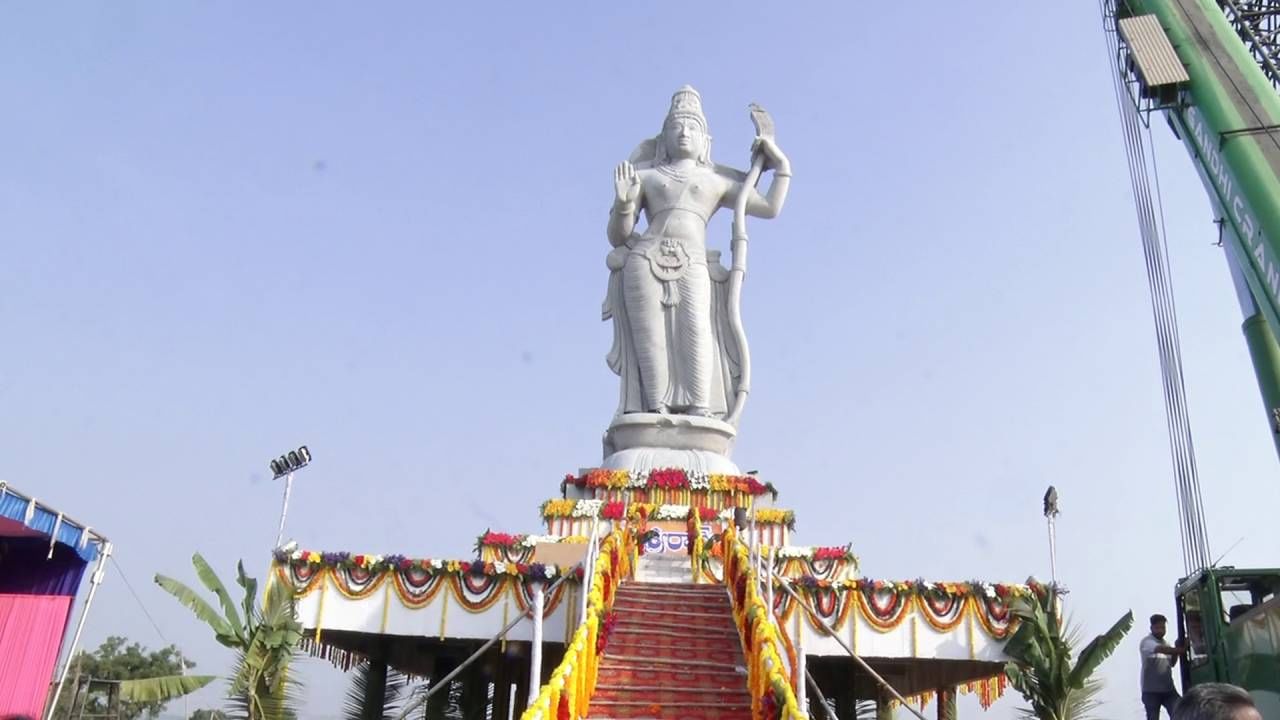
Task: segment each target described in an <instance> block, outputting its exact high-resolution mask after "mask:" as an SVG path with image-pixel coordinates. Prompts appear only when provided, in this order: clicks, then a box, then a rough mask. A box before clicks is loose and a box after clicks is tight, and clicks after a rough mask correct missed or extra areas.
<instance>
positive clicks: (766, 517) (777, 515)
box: [755, 508, 796, 530]
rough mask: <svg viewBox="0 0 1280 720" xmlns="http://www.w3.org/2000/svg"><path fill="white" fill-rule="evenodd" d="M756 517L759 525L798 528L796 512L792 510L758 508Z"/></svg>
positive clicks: (789, 528)
mask: <svg viewBox="0 0 1280 720" xmlns="http://www.w3.org/2000/svg"><path fill="white" fill-rule="evenodd" d="M755 519H756V524H757V525H785V526H786V528H787V529H788V530H795V529H796V514H795V513H794V512H792V511H791V510H779V509H777V508H757V509H756V511H755Z"/></svg>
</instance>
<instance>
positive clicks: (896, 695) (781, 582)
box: [768, 564, 926, 720]
mask: <svg viewBox="0 0 1280 720" xmlns="http://www.w3.org/2000/svg"><path fill="white" fill-rule="evenodd" d="M768 573H769V584H770V585H773V584H775V583H776V584H777V586H778V587H780V588H782V591H783V592H785V593H786V594H788V595H790V596H791V599H792V600H794V601H795V602H796V603H797V604H798V605H799V606H800V608H801V609H802V610H804V611H805V612H806V613H808V614H809V617H810V618H812V620H813V622H814V624H815V625H816V626H818V627H821V628H822V631H823V633H824V634H826V635H828V636H830V637H831V639H832V640H835V641H836V643H837V644H839V645H840V647H841V648H842V649H843V650H844V651H845V653H846V654H848V656H849V657H851V658H853V661H854V662H856V663H857V664H858V665H859V666H860V667H861V668H862V669H863V670H864V671H865V672H866V673H867V674H868V675H870V676H871V677H872V679H873V680H875V681H876V683H877V684H879V685H880V687H882V688H884V689H885V691H886V692H888V694H889V695H890V696H892V697H893V699H894V700H897V701H898V702H899V703H901V704H902V706H903V707H905V708H906V709H907V710H909V711H910V712H911V714H913V715H915V716H916V717H917V718H920V720H926V719H925V716H924V714H923V713H921V712H920V711H919V710H917V709H916V708H915V707H913V706H912V705H911V704H909V703H908V702H907V700H906V698H904V697H903V696H902V693H900V692H898V691H897V690H896V689H894V687H893V686H892V685H890V684H889V681H888V680H885V679H884V677H883V676H881V675H880V673H878V672H876V671H875V670H874V669H872V667H871V666H870V665H869V664H867V661H866V660H863V659H862V657H861V656H859V655H858V654H857V653H855V652H854V651H853V648H851V647H849V645H848V644H847V643H845V641H844V639H843V638H841V637H840V635H839V633H837V632H836V631H835V629H834V628H832V627H831V626H830V625H828V624H827V622H826V621H825V620H823V619H822V616H821V615H819V614H818V611H817V610H815V609H814V608H813V606H812V605H810V604H809V602H808V601H807V600H805V599H804V598H802V597H800V595H799V594H798V593H796V591H795V590H793V589H792V588H791V585H790V583H788V582H786V579H785V578H783V577H781V576H780V575H778V574H777V572H776V571H775V570H774V569H773V565H772V564H770V565H769V566H768ZM772 610H773V608H772V607H770V612H769V614H770V615H771V616H772V615H773V612H772ZM798 640H799V638H797V641H798ZM799 664H800V665H801V667H803V666H804V661H803V659H802V660H800V663H799ZM804 674H805V675H806V676H808V679H809V681H810V682H813V683H814V687H815V688H816V687H817V683H816V682H815V681H813V678H812V676H810V675H809V671H808V670H807V669H806V670H805V671H804ZM824 706H825V703H824Z"/></svg>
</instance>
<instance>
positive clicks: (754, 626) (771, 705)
mask: <svg viewBox="0 0 1280 720" xmlns="http://www.w3.org/2000/svg"><path fill="white" fill-rule="evenodd" d="M720 549H721V555H722V557H723V558H724V584H725V586H726V587H728V589H729V597H730V599H731V602H732V604H733V618H734V622H735V623H736V624H737V626H738V633H739V635H740V636H741V639H742V654H743V656H744V657H745V658H746V661H747V689H748V691H749V692H750V694H751V717H752V718H754V719H755V720H766V719H768V720H772V719H773V718H781V720H807V718H808V714H807V713H805V712H803V711H801V709H800V705H799V703H797V702H796V695H795V692H794V691H793V690H792V687H791V681H790V679H789V678H788V677H787V675H786V673H784V672H783V669H782V668H783V664H782V653H781V652H780V645H781V643H780V641H779V639H778V631H777V629H776V628H775V627H774V625H773V623H772V622H770V620H769V617H770V615H771V613H770V611H769V609H768V608H766V607H765V604H764V600H763V599H762V598H761V597H760V589H759V585H758V583H757V580H756V575H757V573H756V570H755V568H754V567H753V556H752V554H751V552H750V551H749V550H748V548H747V547H746V546H745V545H743V544H742V542H740V541H739V540H738V533H737V530H736V529H735V528H734V527H733V525H730V526H729V527H728V528H727V529H726V530H725V531H724V534H723V535H722V536H721V539H720Z"/></svg>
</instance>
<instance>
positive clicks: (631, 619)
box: [617, 612, 737, 638]
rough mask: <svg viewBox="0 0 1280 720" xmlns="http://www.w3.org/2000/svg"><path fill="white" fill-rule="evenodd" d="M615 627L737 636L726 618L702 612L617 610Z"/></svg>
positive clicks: (655, 631)
mask: <svg viewBox="0 0 1280 720" xmlns="http://www.w3.org/2000/svg"><path fill="white" fill-rule="evenodd" d="M617 618H618V619H617V629H618V630H628V632H652V633H654V634H659V635H660V634H667V633H691V634H695V635H709V637H724V635H732V637H735V638H736V637H737V628H735V626H733V623H731V621H730V620H728V619H727V618H721V616H718V615H708V614H704V612H698V614H689V615H684V616H681V618H667V616H659V615H654V614H652V612H618V615H617Z"/></svg>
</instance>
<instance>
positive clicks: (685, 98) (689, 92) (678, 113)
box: [667, 85, 707, 130]
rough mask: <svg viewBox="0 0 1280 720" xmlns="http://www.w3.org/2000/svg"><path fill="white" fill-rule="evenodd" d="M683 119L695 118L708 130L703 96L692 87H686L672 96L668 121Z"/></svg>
mask: <svg viewBox="0 0 1280 720" xmlns="http://www.w3.org/2000/svg"><path fill="white" fill-rule="evenodd" d="M681 117H687V118H693V119H695V120H697V121H698V123H699V124H700V125H702V129H703V130H706V129H707V118H706V116H704V115H703V114H702V96H701V95H699V94H698V91H697V90H694V89H693V87H692V86H690V85H685V86H684V87H682V88H680V89H679V90H677V91H676V92H675V94H674V95H672V96H671V109H670V110H668V111H667V119H668V120H671V119H672V118H681Z"/></svg>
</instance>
